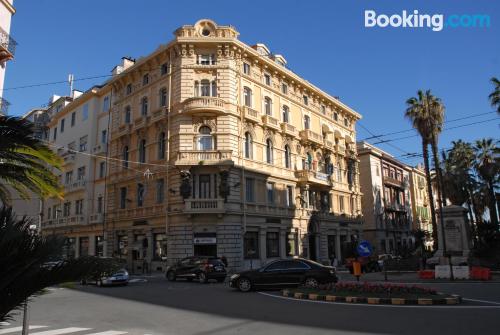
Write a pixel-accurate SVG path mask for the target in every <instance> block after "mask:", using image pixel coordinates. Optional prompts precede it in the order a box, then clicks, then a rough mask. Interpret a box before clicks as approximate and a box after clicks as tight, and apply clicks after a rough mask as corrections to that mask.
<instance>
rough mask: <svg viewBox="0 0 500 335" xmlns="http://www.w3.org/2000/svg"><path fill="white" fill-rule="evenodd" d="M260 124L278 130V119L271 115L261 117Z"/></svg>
mask: <svg viewBox="0 0 500 335" xmlns="http://www.w3.org/2000/svg"><path fill="white" fill-rule="evenodd" d="M262 122H263V123H264V126H266V127H269V128H273V129H276V130H280V124H279V123H278V119H276V118H274V117H272V116H271V115H262Z"/></svg>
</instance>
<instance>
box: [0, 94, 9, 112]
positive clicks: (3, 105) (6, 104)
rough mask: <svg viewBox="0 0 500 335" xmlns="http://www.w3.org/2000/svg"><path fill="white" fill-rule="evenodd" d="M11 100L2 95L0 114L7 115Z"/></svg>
mask: <svg viewBox="0 0 500 335" xmlns="http://www.w3.org/2000/svg"><path fill="white" fill-rule="evenodd" d="M9 106H10V102H8V101H7V100H5V99H4V98H2V97H0V114H3V115H7V113H8V112H9Z"/></svg>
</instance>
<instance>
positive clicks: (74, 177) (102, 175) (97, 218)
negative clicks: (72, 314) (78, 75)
mask: <svg viewBox="0 0 500 335" xmlns="http://www.w3.org/2000/svg"><path fill="white" fill-rule="evenodd" d="M110 99H111V95H110V86H102V87H100V86H95V87H93V88H91V89H90V90H88V91H87V92H85V93H83V94H82V93H81V92H77V91H74V92H73V94H72V96H71V97H59V98H56V99H53V100H54V101H53V102H52V103H51V105H50V107H49V109H48V113H49V115H50V122H49V124H48V126H49V141H50V144H49V145H50V146H51V148H52V149H53V150H54V151H56V152H57V154H58V155H59V156H60V157H61V158H62V160H63V163H62V170H60V171H54V172H55V173H56V174H57V175H59V178H60V182H61V184H62V185H63V186H64V198H63V199H55V198H50V199H47V200H46V201H45V203H44V212H43V221H42V233H44V234H60V235H65V236H66V237H67V238H68V240H67V247H66V250H65V253H66V256H68V257H78V256H84V255H96V256H105V255H106V247H105V243H104V214H105V188H106V183H105V180H106V176H107V166H106V162H107V146H108V135H109V132H108V127H109V110H110Z"/></svg>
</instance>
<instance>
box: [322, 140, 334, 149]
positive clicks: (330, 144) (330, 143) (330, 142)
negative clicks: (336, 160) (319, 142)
mask: <svg viewBox="0 0 500 335" xmlns="http://www.w3.org/2000/svg"><path fill="white" fill-rule="evenodd" d="M324 142H325V147H326V148H327V149H330V150H335V144H334V143H333V142H332V141H330V140H325V141H324Z"/></svg>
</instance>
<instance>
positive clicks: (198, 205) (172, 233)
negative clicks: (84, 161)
mask: <svg viewBox="0 0 500 335" xmlns="http://www.w3.org/2000/svg"><path fill="white" fill-rule="evenodd" d="M174 35H175V38H174V40H173V41H171V42H169V43H168V44H165V45H161V46H160V47H158V49H157V50H155V51H154V52H153V53H151V54H149V55H148V56H146V57H143V58H141V59H139V60H137V61H134V60H132V59H124V60H123V63H122V64H121V65H120V66H118V67H117V68H115V70H114V74H115V75H114V77H113V79H111V80H110V82H109V85H111V86H112V91H113V106H112V119H111V143H110V160H113V161H116V162H120V164H110V166H109V169H110V175H109V178H108V192H107V194H108V215H107V221H106V226H107V228H108V238H107V241H108V245H109V248H110V249H111V250H113V254H114V255H115V256H117V257H124V258H126V259H127V260H128V263H129V265H130V266H131V267H133V268H134V270H136V271H137V270H140V268H141V267H142V266H143V264H145V263H147V264H151V267H152V268H153V269H154V270H156V269H161V267H162V265H161V264H162V263H161V260H162V259H163V260H164V259H165V258H167V259H168V262H169V263H172V262H174V261H176V260H178V259H180V258H183V257H186V256H191V255H214V256H215V255H217V256H222V255H224V256H226V257H227V258H228V260H229V266H230V268H233V269H242V268H249V267H257V266H259V265H260V264H262V263H264V262H266V261H268V260H271V259H275V258H279V257H292V256H303V257H308V258H311V259H315V260H318V261H322V262H329V260H330V258H331V257H333V255H336V256H337V257H338V258H341V257H342V251H343V246H346V244H348V243H349V242H351V241H353V240H356V239H357V238H359V236H360V234H361V232H362V227H361V192H360V188H359V173H358V160H357V153H356V145H355V141H356V131H355V123H356V121H357V120H358V119H360V117H361V116H360V115H359V114H358V113H356V112H355V111H354V110H352V109H351V108H349V107H348V106H346V105H345V104H343V103H342V102H341V101H340V100H338V99H337V98H334V97H332V96H330V95H328V94H327V93H325V92H324V91H321V90H320V89H319V88H317V87H315V86H313V85H312V84H311V83H309V82H308V81H306V80H304V79H302V78H300V77H299V76H298V75H296V74H295V73H294V72H292V71H290V70H289V69H288V68H287V62H286V59H285V58H284V57H283V56H282V55H277V54H273V53H271V52H270V51H269V49H268V48H267V47H266V46H265V45H264V44H256V45H254V46H248V45H246V44H244V43H243V42H241V41H240V40H239V39H238V35H239V33H238V32H237V31H236V30H235V28H234V27H232V26H219V25H217V24H216V23H215V22H213V21H211V20H206V19H204V20H200V21H198V22H197V23H196V24H195V25H185V26H182V27H180V28H179V29H177V30H176V31H175V32H174ZM310 61H313V59H311V60H310ZM165 247H166V248H165Z"/></svg>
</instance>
